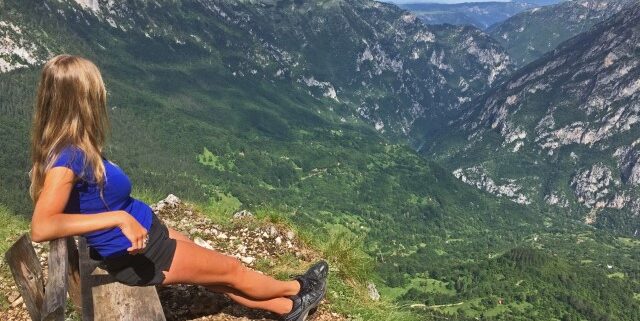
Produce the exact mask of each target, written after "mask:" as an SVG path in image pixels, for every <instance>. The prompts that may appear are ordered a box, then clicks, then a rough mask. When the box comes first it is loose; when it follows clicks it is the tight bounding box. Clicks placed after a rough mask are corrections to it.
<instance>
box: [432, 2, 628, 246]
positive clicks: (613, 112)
mask: <svg viewBox="0 0 640 321" xmlns="http://www.w3.org/2000/svg"><path fill="white" fill-rule="evenodd" d="M639 22H640V6H638V5H636V6H634V7H632V8H630V9H628V10H625V11H623V12H621V13H619V14H617V15H615V16H614V17H612V18H611V19H609V20H607V21H605V22H604V23H602V24H599V25H598V26H596V27H595V28H594V29H592V30H591V31H589V32H587V33H584V34H581V35H579V36H577V37H575V38H572V39H570V40H569V41H567V42H565V43H563V44H561V45H560V46H559V47H558V49H556V50H554V51H553V52H552V53H550V54H548V55H546V56H545V57H544V58H542V59H540V60H538V61H536V62H534V63H532V64H530V65H528V66H526V67H524V68H522V69H521V70H519V71H518V72H517V73H515V74H514V75H513V76H512V77H511V78H510V79H509V80H508V81H506V82H505V83H504V84H503V85H501V86H500V87H499V88H496V89H495V90H494V91H491V92H490V93H489V94H487V95H486V97H483V99H480V100H478V102H477V104H476V106H475V108H473V109H472V110H473V112H470V113H469V114H468V115H467V117H465V118H463V119H461V120H460V122H459V123H458V125H459V126H462V128H463V129H465V130H466V132H465V134H464V135H467V137H463V136H462V135H461V136H460V137H459V140H458V141H457V143H458V145H457V147H455V148H451V147H450V146H446V144H443V145H442V146H443V147H444V150H443V153H442V154H441V156H442V157H443V158H446V159H449V160H451V163H450V164H451V165H452V168H453V169H455V171H454V174H455V175H457V176H458V177H459V178H461V179H462V180H463V181H465V182H467V183H469V184H472V185H475V186H477V187H479V188H481V189H485V190H488V191H490V192H492V193H495V194H499V195H502V196H504V197H507V198H510V199H512V200H514V201H517V202H520V203H534V204H543V205H546V204H548V205H550V206H552V207H556V208H561V209H563V211H567V212H569V213H572V215H575V216H577V217H579V218H580V219H581V220H583V221H584V222H586V223H588V224H591V225H594V226H598V227H602V228H607V229H610V230H613V231H616V232H619V233H624V234H627V235H630V236H635V237H638V236H639V233H640V232H639V229H640V225H639V224H640V221H639V220H638V216H639V215H640V212H639V210H638V209H639V208H640V207H639V205H638V204H637V198H638V197H637V188H636V187H637V184H638V181H637V176H638V173H637V172H638V169H637V163H638V152H637V151H636V149H637V148H636V146H637V144H638V142H637V139H638V135H639V132H638V125H637V121H638V119H639V118H638V110H640V107H639V106H638V103H637V98H638V95H639V88H640V86H639V85H638V77H640V73H639V71H638V66H637V64H638V51H637V46H636V44H637V43H638V41H639V40H640V27H639V26H640V23H639ZM507 164H508V166H507Z"/></svg>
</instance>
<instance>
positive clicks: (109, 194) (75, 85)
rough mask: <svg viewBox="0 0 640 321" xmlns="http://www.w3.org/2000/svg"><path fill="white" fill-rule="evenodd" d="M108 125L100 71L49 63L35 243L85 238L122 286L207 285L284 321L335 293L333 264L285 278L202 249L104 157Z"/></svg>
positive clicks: (66, 58) (37, 155)
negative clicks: (135, 194) (330, 281)
mask: <svg viewBox="0 0 640 321" xmlns="http://www.w3.org/2000/svg"><path fill="white" fill-rule="evenodd" d="M108 130H109V121H108V118H107V110H106V90H105V87H104V83H103V81H102V77H101V75H100V71H99V70H98V68H97V67H96V66H95V65H94V64H93V63H91V62H90V61H88V60H86V59H84V58H80V57H77V56H71V55H60V56H57V57H54V58H52V59H51V60H50V61H48V62H47V63H46V64H45V66H44V69H43V71H42V75H41V78H40V84H39V87H38V92H37V97H36V106H35V112H34V118H33V128H32V133H31V154H32V163H33V167H32V169H31V172H30V179H31V186H30V190H29V192H30V194H31V198H32V199H33V201H34V203H35V208H34V212H33V218H32V222H31V238H32V240H33V241H35V242H44V241H49V240H53V239H57V238H60V237H65V236H70V235H84V236H85V237H86V238H87V242H88V244H89V247H90V249H91V253H92V256H94V257H96V258H97V259H100V260H102V266H103V267H104V268H105V269H106V270H107V271H108V272H109V274H111V275H112V276H113V277H114V278H115V279H116V280H118V281H119V282H122V283H125V284H129V285H138V286H142V285H157V284H163V285H167V284H176V283H186V284H199V285H203V286H206V287H208V288H209V289H211V290H213V291H218V292H223V293H225V294H227V295H228V296H229V297H230V298H231V299H233V300H234V301H236V302H238V303H240V304H242V305H245V306H247V307H251V308H259V309H264V310H267V311H271V312H274V313H277V314H279V315H281V316H282V319H283V320H304V319H306V317H307V315H308V313H309V311H310V310H312V309H314V308H315V307H316V306H317V305H318V303H319V302H320V300H321V299H322V297H323V296H324V294H325V292H326V279H327V274H328V265H327V263H326V262H324V261H320V262H318V263H316V264H315V265H313V266H312V267H311V268H310V269H309V270H308V271H307V272H306V273H305V274H303V275H298V276H296V277H295V278H294V279H293V280H290V281H279V280H276V279H274V278H272V277H269V276H266V275H263V274H261V273H258V272H256V271H253V270H251V269H249V268H247V267H245V266H243V265H242V264H241V263H240V262H239V261H238V260H237V259H236V258H234V257H231V256H227V255H223V254H221V253H218V252H216V251H214V250H209V249H206V248H204V247H200V246H198V245H196V244H195V243H194V242H192V241H191V240H189V238H187V237H186V236H184V235H182V234H180V233H179V232H177V231H174V230H173V229H170V228H168V227H167V226H165V225H164V224H163V223H162V221H161V220H159V219H158V218H157V216H156V215H155V214H154V213H153V211H152V210H151V208H150V207H149V206H147V205H146V204H144V203H143V202H141V201H139V200H136V199H134V198H132V197H131V196H130V195H129V194H130V192H131V182H130V181H129V178H128V177H127V175H126V174H125V173H124V172H123V171H122V170H121V169H120V168H119V167H118V166H116V165H115V164H114V163H112V162H111V161H109V160H107V159H106V158H105V157H104V156H103V154H102V151H103V147H104V144H105V139H106V136H107V132H108ZM78 214H86V215H78Z"/></svg>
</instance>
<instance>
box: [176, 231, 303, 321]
mask: <svg viewBox="0 0 640 321" xmlns="http://www.w3.org/2000/svg"><path fill="white" fill-rule="evenodd" d="M168 230H169V237H170V238H172V239H174V240H179V241H184V242H190V243H193V244H195V243H194V242H193V241H192V240H191V239H190V238H188V237H187V236H186V235H184V234H182V233H180V232H178V231H176V230H174V229H172V228H170V227H168ZM206 287H207V288H208V289H209V290H211V291H214V292H219V293H224V294H226V295H227V296H229V298H231V299H232V300H233V301H235V302H237V303H239V304H241V305H244V306H246V307H248V308H255V309H262V310H267V311H271V312H274V313H277V314H284V313H288V312H290V311H291V309H292V307H293V301H291V299H289V298H285V297H279V298H274V299H267V300H252V299H251V298H249V297H247V296H245V295H244V294H243V293H242V292H240V291H238V290H236V289H234V288H231V287H227V286H224V285H207V286H206Z"/></svg>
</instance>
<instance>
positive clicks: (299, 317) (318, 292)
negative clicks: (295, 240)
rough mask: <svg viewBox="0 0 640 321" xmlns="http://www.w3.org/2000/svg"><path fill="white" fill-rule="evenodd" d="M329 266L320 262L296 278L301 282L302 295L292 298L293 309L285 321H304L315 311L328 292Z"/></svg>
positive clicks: (283, 318)
mask: <svg viewBox="0 0 640 321" xmlns="http://www.w3.org/2000/svg"><path fill="white" fill-rule="evenodd" d="M328 273H329V265H328V264H327V262H325V261H320V262H318V263H316V264H314V265H312V266H311V267H310V268H309V269H308V270H307V272H305V273H304V274H302V275H298V276H296V277H295V279H296V280H298V282H300V293H298V294H297V295H294V296H292V297H291V301H293V308H292V309H291V312H289V313H287V314H284V315H283V316H282V320H283V321H304V320H306V318H307V316H308V315H309V313H310V311H311V310H315V309H316V307H317V306H318V304H319V303H320V301H321V300H322V298H323V297H324V295H325V293H326V291H327V276H328Z"/></svg>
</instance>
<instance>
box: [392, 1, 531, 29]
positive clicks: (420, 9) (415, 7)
mask: <svg viewBox="0 0 640 321" xmlns="http://www.w3.org/2000/svg"><path fill="white" fill-rule="evenodd" d="M399 6H400V7H401V8H403V9H406V10H409V11H410V12H412V13H413V14H415V15H416V16H417V17H418V18H420V19H421V20H422V21H423V22H424V23H426V24H445V23H447V24H452V25H468V26H474V27H476V28H480V29H486V28H488V27H489V26H491V25H493V24H496V23H499V22H502V21H504V20H506V19H508V18H510V17H511V16H513V15H515V14H517V13H519V12H522V11H524V10H526V9H530V8H537V7H539V5H536V4H533V3H529V2H524V1H512V2H489V1H487V2H463V3H452V4H448V3H408V4H401V5H399Z"/></svg>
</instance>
